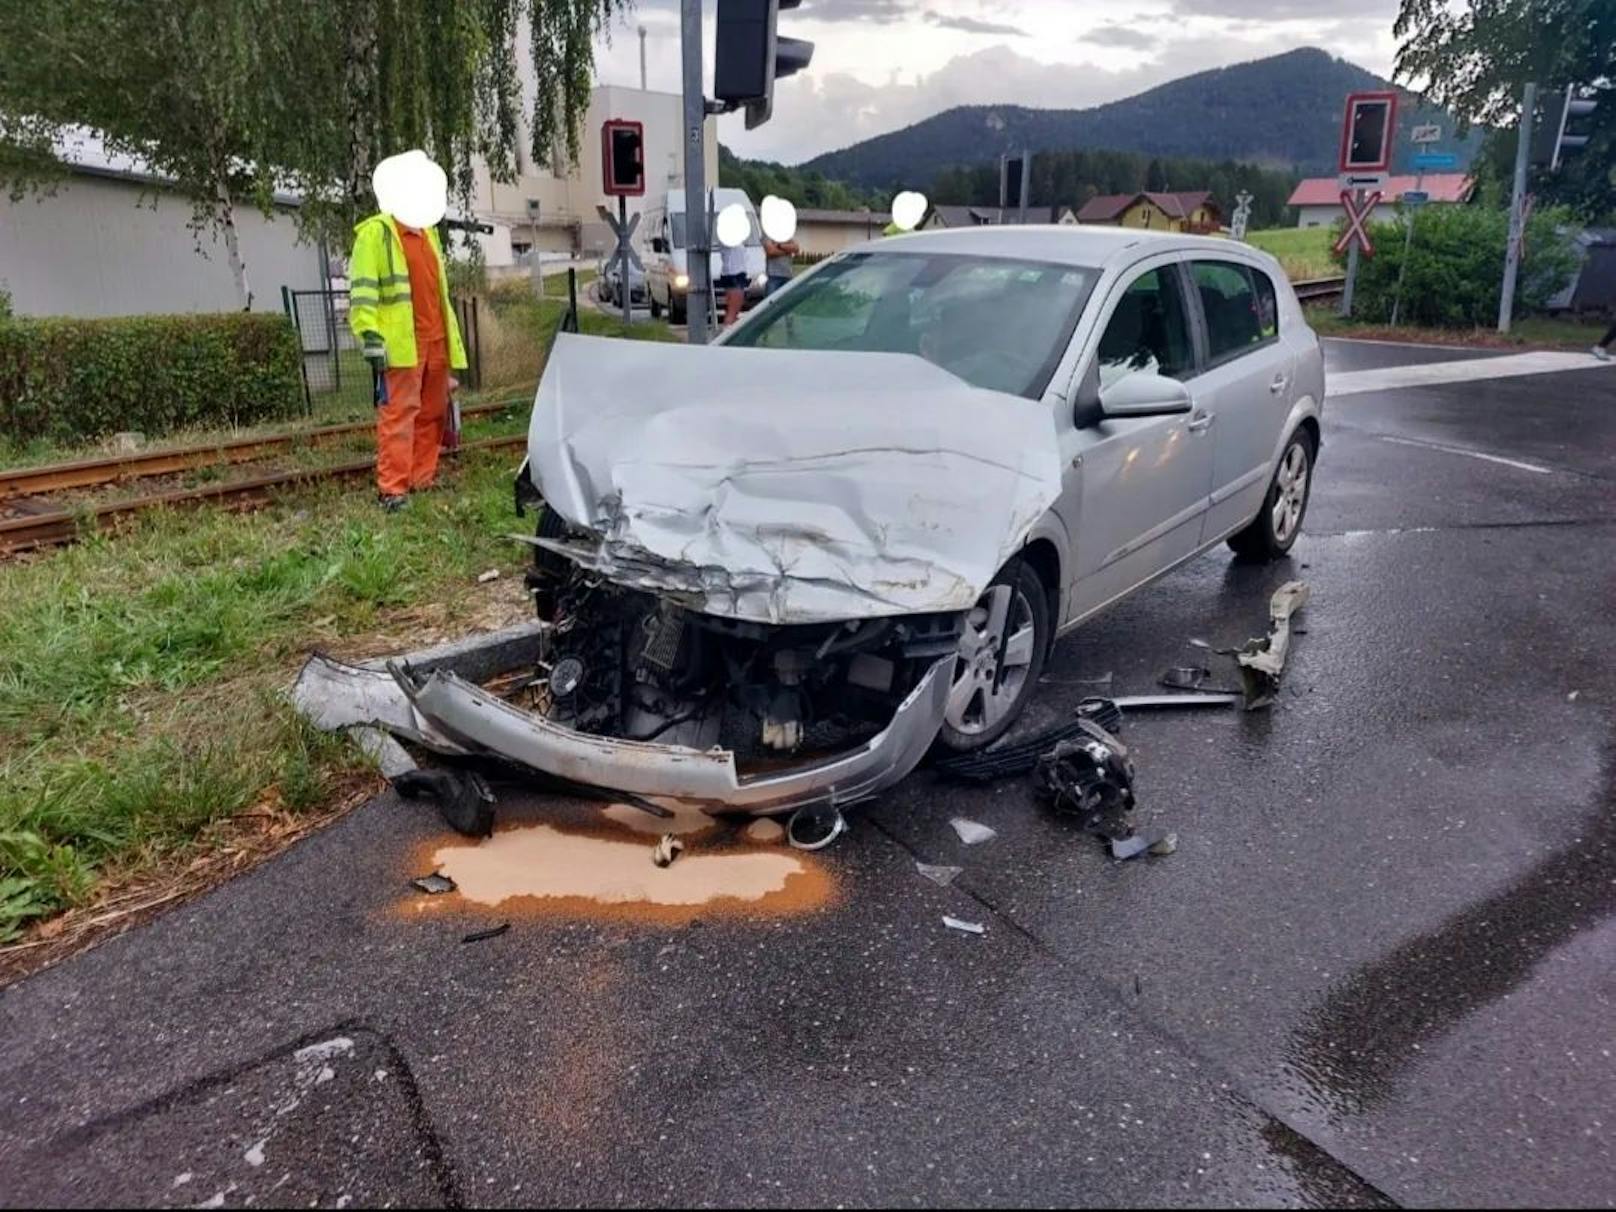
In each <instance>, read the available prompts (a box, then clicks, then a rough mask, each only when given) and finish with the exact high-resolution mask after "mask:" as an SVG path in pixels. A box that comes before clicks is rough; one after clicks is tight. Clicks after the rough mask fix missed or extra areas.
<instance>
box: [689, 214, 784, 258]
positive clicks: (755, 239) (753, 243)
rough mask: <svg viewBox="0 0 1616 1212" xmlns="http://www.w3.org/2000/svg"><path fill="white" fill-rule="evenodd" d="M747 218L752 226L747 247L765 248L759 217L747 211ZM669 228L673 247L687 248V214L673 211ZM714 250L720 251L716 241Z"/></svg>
mask: <svg viewBox="0 0 1616 1212" xmlns="http://www.w3.org/2000/svg"><path fill="white" fill-rule="evenodd" d="M746 218H747V222H748V223H749V224H750V225H751V228H750V230H749V231H748V232H747V236H746V244H747V247H748V248H762V247H763V229H762V228H760V227H759V226H758V219H757V216H756V215H754V214H753V213H752V212H751V211H747V212H746ZM668 226H669V227H670V228H671V229H672V230H671V235H672V238H673V246H674V247H675V248H683V247H684V246H685V213H684V211H682V210H676V211H673V212H672V213H671V214H669V215H668ZM713 249H714V251H717V249H718V243H717V241H716V240H715V241H714V242H713Z"/></svg>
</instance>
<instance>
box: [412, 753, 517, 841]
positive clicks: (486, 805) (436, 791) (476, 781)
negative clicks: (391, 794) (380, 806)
mask: <svg viewBox="0 0 1616 1212" xmlns="http://www.w3.org/2000/svg"><path fill="white" fill-rule="evenodd" d="M393 789H394V790H395V791H397V792H398V793H399V794H400V795H402V796H404V797H405V798H406V799H412V800H418V799H420V798H421V797H423V796H425V797H427V798H428V799H431V800H433V801H435V802H436V803H437V805H438V815H439V816H441V817H442V818H443V820H444V823H445V824H447V825H448V826H449V828H451V829H453V830H454V831H455V832H456V833H462V834H465V836H467V837H488V836H490V835H492V833H493V832H494V793H493V792H492V791H490V790H489V789H488V784H487V783H485V782H484V781H483V776H482V775H480V774H478V773H477V772H476V771H474V770H454V769H446V768H434V769H430V770H406V771H404V773H402V774H400V775H398V776H397V777H395V778H394V779H393Z"/></svg>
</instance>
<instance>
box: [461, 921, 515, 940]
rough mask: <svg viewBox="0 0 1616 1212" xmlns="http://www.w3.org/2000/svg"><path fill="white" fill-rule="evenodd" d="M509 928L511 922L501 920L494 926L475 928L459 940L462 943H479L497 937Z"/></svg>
mask: <svg viewBox="0 0 1616 1212" xmlns="http://www.w3.org/2000/svg"><path fill="white" fill-rule="evenodd" d="M510 928H511V924H510V923H509V922H501V923H500V924H499V925H497V926H494V927H492V928H490V929H488V930H475V931H473V932H472V933H470V934H468V935H466V937H465V938H463V939H461V940H460V941H461V942H462V943H480V942H483V941H484V940H486V939H491V938H498V937H499V936H500V935H502V934H504V933H505V932H506V931H507V930H509V929H510Z"/></svg>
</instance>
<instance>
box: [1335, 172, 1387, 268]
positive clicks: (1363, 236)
mask: <svg viewBox="0 0 1616 1212" xmlns="http://www.w3.org/2000/svg"><path fill="white" fill-rule="evenodd" d="M1380 197H1381V194H1380V190H1378V189H1376V190H1371V191H1370V192H1369V193H1367V194H1364V195H1362V198H1361V200H1357V199H1354V198H1353V196H1352V194H1351V193H1350V192H1349V191H1347V190H1342V191H1341V209H1342V210H1344V211H1346V212H1347V226H1346V229H1345V230H1344V231H1343V232H1342V233H1341V235H1340V237H1339V238H1338V239H1337V240H1336V242H1335V250H1336V252H1346V251H1347V249H1348V248H1349V247H1357V248H1360V249H1362V250H1363V255H1364V256H1366V257H1372V256H1374V255H1375V242H1374V241H1373V240H1371V239H1370V238H1369V228H1368V226H1367V224H1368V222H1369V216H1370V215H1372V214H1374V213H1375V207H1377V206H1379V205H1380Z"/></svg>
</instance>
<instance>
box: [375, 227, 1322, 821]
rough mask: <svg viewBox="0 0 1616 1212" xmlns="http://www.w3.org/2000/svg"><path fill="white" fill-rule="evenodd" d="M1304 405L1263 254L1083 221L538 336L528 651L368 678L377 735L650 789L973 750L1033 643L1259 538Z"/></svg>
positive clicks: (826, 800) (963, 240) (828, 789)
mask: <svg viewBox="0 0 1616 1212" xmlns="http://www.w3.org/2000/svg"><path fill="white" fill-rule="evenodd" d="M1323 398H1324V373H1323V363H1322V357H1321V354H1320V350H1319V344H1318V341H1317V338H1316V337H1315V335H1314V333H1313V332H1312V330H1311V329H1309V328H1308V326H1307V324H1306V322H1305V320H1304V318H1303V315H1302V311H1301V309H1300V307H1299V305H1298V304H1297V301H1296V297H1295V295H1294V294H1293V292H1292V291H1291V288H1290V286H1289V284H1288V283H1287V281H1286V279H1285V277H1284V275H1283V273H1282V272H1281V271H1280V269H1279V267H1278V265H1277V263H1276V262H1275V261H1274V260H1273V259H1272V258H1270V257H1268V256H1267V255H1265V254H1263V253H1261V252H1258V251H1256V250H1254V249H1251V248H1248V247H1246V246H1244V245H1242V244H1239V243H1235V242H1232V241H1224V240H1213V239H1203V238H1196V237H1180V236H1167V235H1158V234H1153V233H1143V232H1136V231H1128V230H1125V229H1114V228H1064V227H1062V228H1056V227H1046V228H1040V227H994V228H978V229H973V230H966V231H949V232H938V233H925V234H918V235H913V236H907V237H899V238H894V239H889V240H881V241H876V242H872V243H869V244H865V245H862V246H859V247H857V248H855V249H853V250H851V251H849V252H846V253H844V254H841V255H840V256H837V257H835V258H832V259H831V260H829V261H827V262H825V263H823V264H821V265H820V266H818V267H816V268H815V269H814V270H812V271H810V272H809V273H807V274H805V275H803V276H802V277H801V278H799V279H798V280H797V281H796V282H794V283H793V284H792V285H791V286H789V287H787V288H786V289H785V290H783V291H781V292H779V293H777V294H775V295H774V296H772V297H771V298H770V299H768V300H767V301H766V302H765V303H764V304H762V305H761V306H759V308H758V309H757V310H756V311H754V312H753V313H752V314H751V315H750V316H749V317H748V318H746V319H745V320H744V321H742V322H741V323H740V324H738V325H737V326H736V327H735V328H733V329H732V330H730V331H729V332H728V333H726V334H725V335H724V337H723V338H722V339H721V340H720V341H719V342H718V343H717V344H715V345H712V346H707V347H692V346H682V345H664V344H657V343H652V342H644V343H642V342H629V341H617V340H605V339H597V338H590V337H582V336H575V335H565V334H564V335H562V336H560V337H559V338H558V340H557V341H556V344H555V346H554V348H553V349H552V351H551V354H550V358H549V361H548V364H547V366H546V369H545V373H544V377H543V381H542V382H541V384H540V386H539V390H538V395H537V399H536V401H535V405H534V411H533V418H532V424H531V429H530V433H529V440H528V458H527V461H526V462H525V463H524V464H523V465H522V468H521V470H520V472H519V473H518V477H517V482H516V492H517V498H518V501H519V502H520V503H521V504H522V505H524V506H527V505H531V506H534V507H537V510H538V517H539V522H538V528H537V533H536V534H535V535H534V536H533V537H532V538H531V539H529V540H527V541H529V542H531V543H532V544H533V546H534V549H535V550H534V567H533V570H532V572H531V573H530V574H529V585H530V587H531V589H532V592H533V597H534V601H535V604H536V607H537V611H538V615H539V618H540V620H541V621H542V623H543V627H542V629H541V651H540V653H539V656H538V660H537V663H536V667H535V668H534V670H533V671H532V673H531V675H530V676H529V677H528V678H526V679H525V681H524V688H523V691H522V693H521V694H519V695H517V696H516V699H515V701H513V699H512V697H511V696H509V695H506V696H504V697H502V696H501V695H498V694H495V693H494V692H492V691H491V690H488V689H484V688H483V687H481V686H479V685H476V684H474V682H473V681H471V680H469V679H466V678H462V677H459V676H457V675H455V674H453V673H450V672H447V671H444V670H437V671H433V672H425V673H423V672H417V671H412V670H410V669H407V668H403V667H398V668H395V669H394V671H393V680H394V682H395V683H396V686H397V689H398V693H400V694H401V695H402V696H403V699H405V700H407V703H401V702H393V703H392V704H390V706H389V708H388V710H389V711H390V712H392V713H393V717H394V723H393V724H392V725H389V724H388V723H386V722H382V725H381V726H382V727H384V728H390V730H391V731H393V732H394V733H395V734H397V735H404V736H408V737H409V738H410V739H411V740H414V741H415V742H417V743H424V744H427V745H428V746H429V747H435V748H439V749H444V750H446V751H452V752H459V753H479V754H492V755H496V756H498V757H501V758H503V759H506V760H508V761H513V762H516V763H519V764H521V765H522V766H524V767H527V768H531V769H533V770H537V771H543V772H545V773H547V774H550V775H553V776H555V777H558V778H561V779H565V780H567V781H569V782H571V783H574V784H582V785H586V786H589V787H592V788H597V789H601V790H603V791H607V792H610V793H616V794H621V795H625V796H628V797H633V798H635V799H638V800H641V801H645V802H648V803H651V804H653V805H668V804H671V803H675V802H680V803H689V804H696V805H700V806H702V807H704V808H706V809H708V810H710V811H713V812H740V813H754V814H772V813H780V812H785V811H789V810H795V809H801V808H804V807H808V806H819V807H824V806H830V807H833V808H840V807H841V806H845V805H847V804H849V803H853V802H856V801H858V800H861V799H864V798H867V797H869V796H871V795H874V794H876V793H877V792H879V791H881V790H882V789H883V788H885V787H887V786H890V785H891V784H892V783H894V782H896V781H897V780H899V779H901V778H902V777H904V776H905V775H906V774H908V773H909V771H910V770H912V769H913V768H914V767H915V766H916V765H917V764H918V763H919V762H920V761H921V759H922V758H923V757H924V756H925V755H926V753H927V752H928V751H929V750H931V749H932V748H933V747H941V748H943V749H947V750H954V751H963V750H971V749H976V748H980V747H983V746H986V745H989V744H991V743H992V742H994V741H995V740H997V739H998V738H999V737H1000V736H1001V735H1003V734H1004V732H1005V731H1006V730H1007V729H1008V728H1009V727H1010V726H1011V724H1012V723H1013V722H1014V721H1015V719H1016V718H1017V716H1018V715H1019V714H1020V712H1021V711H1022V709H1023V707H1024V706H1025V704H1026V702H1027V700H1028V698H1029V696H1030V695H1031V694H1032V693H1033V690H1034V687H1035V685H1036V684H1037V682H1038V679H1039V675H1040V672H1041V670H1042V667H1043V664H1044V661H1045V659H1046V657H1047V655H1048V653H1049V650H1050V648H1051V646H1052V645H1053V643H1054V642H1055V639H1056V637H1057V636H1058V635H1059V634H1060V633H1061V632H1063V631H1065V630H1068V629H1070V628H1072V627H1075V626H1077V625H1078V624H1079V623H1081V622H1082V621H1083V620H1084V619H1086V618H1088V617H1090V616H1092V615H1094V614H1095V613H1096V612H1098V611H1100V610H1102V609H1104V608H1105V607H1106V606H1108V605H1110V604H1111V603H1113V602H1115V601H1117V600H1118V599H1120V598H1122V597H1123V596H1125V595H1127V594H1128V593H1130V592H1132V591H1133V590H1135V589H1137V588H1139V587H1140V586H1142V585H1144V584H1146V583H1147V582H1149V581H1151V580H1152V579H1154V578H1156V577H1158V576H1160V575H1162V574H1163V573H1165V572H1166V571H1168V570H1169V569H1171V568H1173V567H1175V566H1176V565H1178V564H1181V563H1183V562H1184V561H1185V560H1188V559H1190V558H1191V557H1192V556H1194V555H1196V554H1198V553H1199V552H1201V551H1204V550H1206V549H1207V548H1209V547H1211V546H1213V545H1215V544H1217V543H1220V542H1222V541H1224V540H1227V541H1228V542H1229V543H1230V545H1231V546H1233V547H1234V548H1235V550H1236V551H1237V552H1239V553H1241V554H1242V555H1245V556H1248V557H1254V558H1277V557H1279V556H1282V555H1284V554H1285V552H1287V551H1288V550H1289V549H1290V547H1291V545H1292V544H1293V543H1294V542H1295V540H1296V537H1297V533H1298V531H1299V529H1300V527H1301V524H1302V518H1303V514H1304V512H1305V510H1306V507H1307V501H1308V495H1309V489H1310V487H1311V484H1312V477H1313V468H1314V462H1315V458H1316V456H1317V453H1318V449H1319V436H1320V431H1319V416H1320V405H1321V403H1322V401H1323ZM400 709H402V710H404V711H407V713H408V718H407V719H403V718H402V717H400V715H399V711H400Z"/></svg>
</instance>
